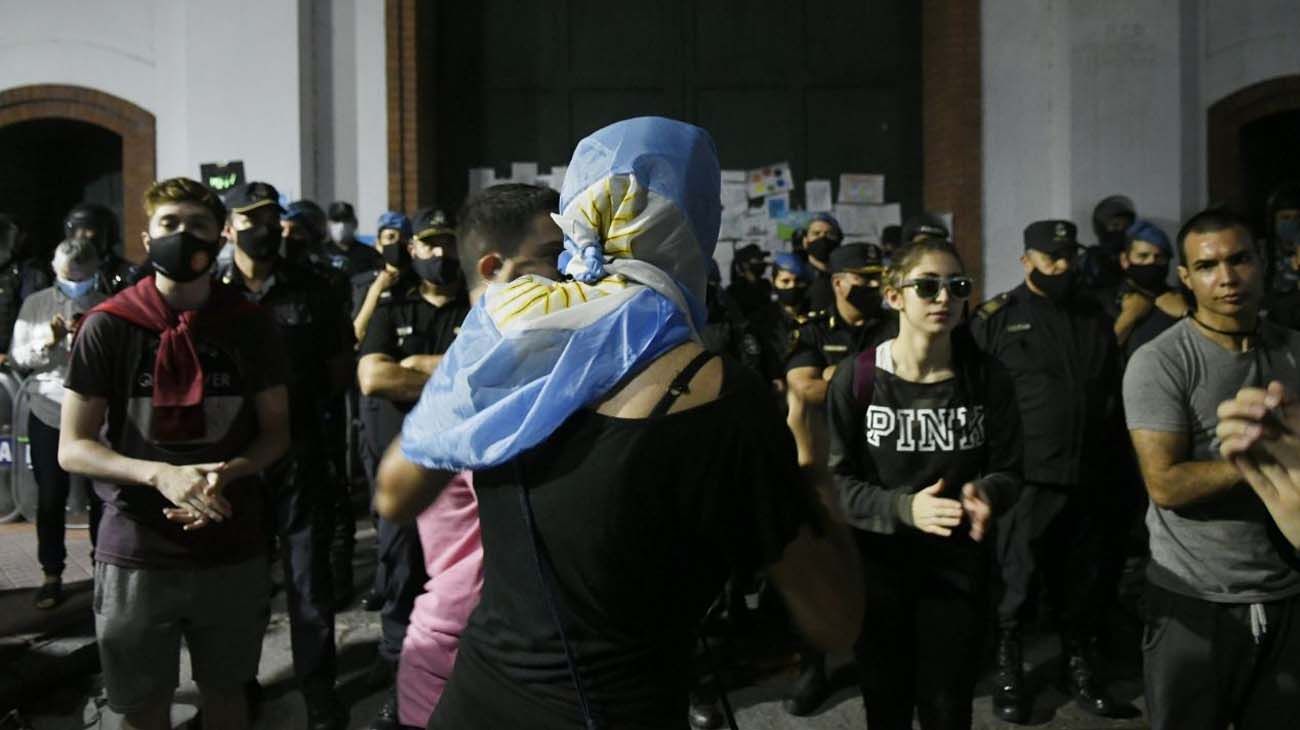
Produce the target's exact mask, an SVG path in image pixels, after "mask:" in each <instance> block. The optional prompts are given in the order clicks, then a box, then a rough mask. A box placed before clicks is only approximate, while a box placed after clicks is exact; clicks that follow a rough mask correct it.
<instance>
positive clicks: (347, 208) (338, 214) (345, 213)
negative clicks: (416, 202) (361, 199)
mask: <svg viewBox="0 0 1300 730" xmlns="http://www.w3.org/2000/svg"><path fill="white" fill-rule="evenodd" d="M329 219H330V220H332V221H352V222H353V223H355V222H356V220H357V212H356V211H355V210H353V208H352V204H351V203H345V202H343V201H342V200H336V201H334V202H333V203H330V209H329Z"/></svg>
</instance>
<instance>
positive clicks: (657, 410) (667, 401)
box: [650, 350, 717, 418]
mask: <svg viewBox="0 0 1300 730" xmlns="http://www.w3.org/2000/svg"><path fill="white" fill-rule="evenodd" d="M715 357H717V355H715V354H713V353H712V352H709V351H708V350H705V351H704V352H701V353H700V354H698V355H696V356H695V358H694V359H692V360H691V361H690V362H688V363H686V367H684V368H682V371H681V372H680V373H677V377H675V378H673V382H672V384H671V385H669V386H668V392H667V393H664V395H663V397H662V398H660V399H659V402H658V403H656V404H655V407H654V409H653V410H651V411H650V418H658V417H660V416H663V415H667V413H668V411H669V410H670V409H672V407H673V404H674V403H676V402H677V399H678V398H680V397H681V396H682V394H684V393H689V392H690V390H691V387H690V386H691V381H692V380H694V379H695V376H696V374H698V373H699V372H700V369H701V368H703V367H704V366H705V365H706V364H708V362H709V361H710V360H712V359H713V358H715Z"/></svg>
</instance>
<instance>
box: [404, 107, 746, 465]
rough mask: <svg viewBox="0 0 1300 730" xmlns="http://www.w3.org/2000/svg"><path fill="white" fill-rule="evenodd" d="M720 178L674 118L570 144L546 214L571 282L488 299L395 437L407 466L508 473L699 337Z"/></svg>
mask: <svg viewBox="0 0 1300 730" xmlns="http://www.w3.org/2000/svg"><path fill="white" fill-rule="evenodd" d="M720 177H721V176H720V171H719V168H718V154H717V150H716V148H715V147H714V145H713V140H712V138H710V137H709V134H708V133H707V132H705V131H704V130H703V129H700V128H699V127H694V126H691V125H689V124H685V123H683V122H677V121H673V120H671V119H663V118H659V117H642V118H638V119H629V120H626V121H622V122H617V123H615V124H611V125H610V126H608V127H605V128H604V129H601V130H600V131H598V132H595V133H594V134H592V135H591V136H589V137H587V138H586V139H584V140H582V141H581V142H579V143H578V147H577V149H576V150H574V152H573V160H572V161H571V162H570V163H569V168H568V173H567V174H566V176H565V179H564V189H563V191H561V193H560V212H559V213H558V214H556V215H555V216H553V217H554V218H555V221H556V223H558V224H559V226H560V229H561V230H562V231H563V232H564V248H565V251H564V254H563V255H562V256H561V257H560V269H561V270H562V271H563V272H564V273H565V274H567V275H568V276H570V277H572V280H571V281H562V282H554V281H551V280H549V279H546V278H543V277H540V276H535V275H534V276H525V277H522V278H520V279H516V280H515V281H512V282H509V283H500V284H493V285H491V286H490V287H489V288H488V290H487V293H486V294H485V295H484V296H483V298H482V299H481V300H480V301H479V302H477V303H476V305H475V306H474V308H473V309H472V310H471V311H470V314H469V316H468V317H466V319H465V322H464V324H462V325H461V329H460V333H459V334H458V335H457V337H456V340H455V341H454V342H453V343H452V346H451V348H450V349H449V350H448V351H447V353H446V355H445V356H444V357H443V360H442V363H441V364H440V365H439V366H438V369H437V370H436V371H435V372H434V374H433V376H432V377H431V378H430V379H429V382H428V383H426V384H425V387H424V392H423V394H422V395H421V396H420V401H419V403H418V404H416V406H415V409H414V410H412V411H411V413H410V414H409V415H408V416H407V418H406V421H405V423H404V424H403V426H402V437H401V449H402V453H403V454H404V455H405V456H406V458H407V459H409V460H410V461H411V462H412V463H415V464H419V465H421V466H424V467H426V468H430V469H443V470H449V471H457V470H462V469H482V468H487V467H491V466H496V465H498V464H502V463H505V462H507V461H509V460H510V459H512V458H514V457H515V456H517V455H519V454H520V453H522V452H523V451H525V450H527V449H529V448H531V447H533V446H536V445H537V444H539V443H541V442H542V441H544V440H545V439H546V438H547V437H548V436H550V435H551V433H553V432H554V431H555V430H556V429H557V428H558V427H559V426H560V424H562V423H564V421H565V420H566V419H567V418H568V417H569V416H571V415H572V414H573V413H574V412H576V411H577V410H579V409H580V408H583V407H584V406H587V405H589V404H592V403H593V402H595V401H597V400H599V399H600V398H601V397H602V396H604V395H605V394H607V393H608V392H609V391H610V390H611V389H612V388H613V387H614V386H615V385H617V384H618V383H619V382H620V381H622V380H623V379H624V378H626V377H627V376H628V375H630V374H632V373H635V372H636V371H638V370H640V369H641V368H643V367H645V366H646V365H648V364H649V363H650V362H652V361H653V360H654V359H655V358H657V357H659V356H660V355H662V354H663V353H665V352H667V351H668V350H670V349H672V348H673V347H676V346H677V345H680V344H681V343H683V342H685V341H687V340H690V339H696V340H698V339H699V334H698V332H699V329H700V328H701V327H703V325H704V323H705V321H706V316H707V314H706V309H705V293H704V290H705V284H706V277H707V274H708V266H709V262H710V261H712V258H713V249H714V247H715V246H716V245H717V238H718V225H719V221H720V216H721V192H720Z"/></svg>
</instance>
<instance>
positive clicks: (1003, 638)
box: [993, 629, 1029, 724]
mask: <svg viewBox="0 0 1300 730" xmlns="http://www.w3.org/2000/svg"><path fill="white" fill-rule="evenodd" d="M997 661H998V671H997V674H996V675H995V676H994V680H993V684H994V686H993V714H994V715H996V716H997V717H998V719H1000V720H1003V721H1005V722H1014V723H1016V724H1024V723H1026V722H1028V721H1029V702H1028V701H1027V698H1026V697H1025V670H1024V655H1023V653H1022V652H1021V649H1020V632H1019V631H1018V630H1016V629H1004V630H1003V631H1002V632H1001V634H1000V635H999V636H998V656H997Z"/></svg>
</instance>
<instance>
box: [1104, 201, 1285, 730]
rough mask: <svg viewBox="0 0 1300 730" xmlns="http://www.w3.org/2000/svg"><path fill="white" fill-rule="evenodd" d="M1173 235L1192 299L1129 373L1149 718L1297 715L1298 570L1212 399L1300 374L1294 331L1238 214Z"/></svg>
mask: <svg viewBox="0 0 1300 730" xmlns="http://www.w3.org/2000/svg"><path fill="white" fill-rule="evenodd" d="M1179 247H1180V252H1181V254H1182V261H1183V265H1181V266H1179V276H1180V278H1181V279H1182V280H1183V283H1184V285H1186V286H1187V287H1188V288H1190V289H1191V290H1192V293H1193V295H1194V296H1195V298H1196V304H1197V306H1196V309H1195V311H1194V312H1193V314H1192V316H1191V317H1190V318H1188V319H1184V320H1183V321H1181V322H1179V323H1178V324H1177V325H1174V326H1173V327H1171V328H1169V329H1168V330H1166V331H1165V332H1164V333H1162V334H1161V335H1160V336H1159V337H1157V338H1156V339H1154V340H1152V341H1151V342H1150V343H1148V344H1147V345H1145V346H1144V347H1142V348H1140V349H1139V350H1138V351H1137V352H1136V353H1135V354H1134V356H1133V359H1132V360H1131V361H1130V362H1129V366H1128V370H1127V371H1126V372H1125V375H1124V406H1125V411H1126V412H1127V414H1128V427H1129V431H1130V432H1131V434H1132V437H1133V444H1134V447H1135V448H1136V450H1137V453H1138V459H1139V461H1140V463H1141V466H1142V475H1143V479H1144V481H1145V482H1146V487H1147V492H1148V493H1149V494H1150V496H1151V505H1150V507H1149V508H1148V511H1147V526H1148V528H1149V530H1150V535H1151V563H1150V565H1149V567H1148V571H1147V579H1148V581H1149V585H1148V590H1147V602H1146V603H1147V610H1148V613H1149V615H1148V618H1147V625H1146V631H1145V633H1144V635H1143V652H1144V655H1145V662H1144V667H1145V669H1144V671H1145V675H1146V676H1145V679H1146V696H1147V707H1148V713H1149V715H1150V717H1151V722H1152V727H1153V728H1157V729H1158V728H1178V729H1179V730H1186V729H1188V728H1226V727H1227V726H1228V725H1229V724H1230V723H1231V724H1233V725H1234V726H1235V727H1236V728H1238V729H1244V728H1252V727H1300V694H1297V690H1296V689H1295V688H1296V681H1295V680H1296V677H1297V675H1300V627H1296V628H1292V625H1293V624H1295V623H1296V622H1297V621H1298V620H1300V612H1297V610H1296V606H1297V602H1298V601H1300V598H1297V596H1300V572H1297V570H1296V568H1295V564H1294V562H1292V558H1293V551H1292V550H1291V549H1290V548H1289V546H1287V545H1286V543H1285V542H1284V541H1283V540H1282V539H1281V536H1280V535H1279V534H1278V532H1277V529H1276V526H1275V525H1274V524H1273V522H1272V519H1271V517H1270V516H1269V514H1268V512H1267V510H1266V509H1265V508H1264V505H1263V503H1262V502H1260V501H1259V498H1258V497H1256V495H1255V493H1254V492H1253V491H1252V490H1251V489H1250V488H1249V487H1248V486H1246V484H1245V483H1244V482H1243V481H1242V479H1241V476H1240V474H1239V472H1238V471H1237V470H1236V469H1235V468H1234V467H1233V466H1232V465H1231V464H1229V463H1227V462H1225V461H1224V460H1222V459H1221V458H1220V457H1219V455H1218V451H1217V444H1215V443H1214V429H1215V426H1216V425H1217V421H1218V419H1217V415H1216V412H1217V409H1218V407H1219V404H1220V403H1221V402H1223V401H1225V400H1230V399H1231V398H1233V397H1234V396H1235V395H1236V393H1237V391H1238V389H1240V388H1242V387H1243V386H1259V387H1263V386H1264V385H1265V384H1266V383H1267V382H1268V381H1270V380H1279V381H1281V382H1282V383H1284V384H1287V385H1288V386H1289V387H1292V388H1295V387H1296V386H1300V334H1298V333H1296V332H1291V331H1289V330H1285V329H1283V328H1280V327H1277V326H1275V325H1272V324H1270V323H1268V322H1265V321H1262V320H1261V319H1260V318H1259V302H1260V300H1261V298H1262V296H1261V295H1262V292H1263V278H1264V277H1263V267H1262V265H1261V263H1260V259H1259V257H1258V256H1257V254H1256V252H1255V250H1254V245H1253V242H1252V240H1251V237H1250V235H1249V231H1248V229H1246V228H1245V226H1244V225H1243V224H1242V223H1241V221H1240V220H1238V219H1236V218H1235V217H1234V216H1231V215H1229V214H1226V213H1222V212H1218V211H1211V212H1205V213H1200V214H1198V215H1197V216H1195V217H1193V218H1192V220H1190V221H1188V223H1187V224H1186V225H1185V226H1184V229H1183V231H1182V233H1181V234H1180V236H1179ZM1288 677H1289V679H1288ZM1288 717H1290V718H1295V719H1296V722H1288V721H1286V720H1285V719H1284V718H1288ZM1279 722H1280V723H1281V724H1278V723H1279Z"/></svg>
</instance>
